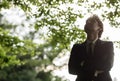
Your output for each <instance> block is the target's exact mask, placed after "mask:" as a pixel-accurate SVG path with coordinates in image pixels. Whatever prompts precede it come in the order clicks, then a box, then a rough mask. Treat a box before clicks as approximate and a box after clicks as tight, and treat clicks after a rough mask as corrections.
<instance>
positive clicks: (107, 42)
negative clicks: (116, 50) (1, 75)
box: [100, 40, 113, 44]
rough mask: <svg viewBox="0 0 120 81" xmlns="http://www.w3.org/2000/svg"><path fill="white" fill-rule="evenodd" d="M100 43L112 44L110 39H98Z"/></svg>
mask: <svg viewBox="0 0 120 81" xmlns="http://www.w3.org/2000/svg"><path fill="white" fill-rule="evenodd" d="M100 41H101V44H113V42H112V41H105V40H100Z"/></svg>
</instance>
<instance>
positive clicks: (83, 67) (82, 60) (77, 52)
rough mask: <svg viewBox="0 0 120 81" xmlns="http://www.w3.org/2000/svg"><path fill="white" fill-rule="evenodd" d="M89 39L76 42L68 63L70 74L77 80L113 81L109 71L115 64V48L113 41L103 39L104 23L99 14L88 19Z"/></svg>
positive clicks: (86, 29) (86, 25)
mask: <svg viewBox="0 0 120 81" xmlns="http://www.w3.org/2000/svg"><path fill="white" fill-rule="evenodd" d="M84 30H85V32H86V34H87V39H86V41H85V42H83V43H81V44H74V46H73V47H72V50H71V55H70V59H69V63H68V69H69V73H70V74H74V75H77V78H76V81H112V79H111V76H110V73H109V71H110V70H111V68H112V66H113V59H114V52H113V51H114V49H113V43H112V42H111V41H102V40H100V37H101V35H102V32H103V23H102V22H101V20H100V19H99V17H98V16H97V15H92V16H91V17H89V18H88V19H87V20H86V24H85V26H84Z"/></svg>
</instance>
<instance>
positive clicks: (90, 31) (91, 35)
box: [85, 23, 100, 41]
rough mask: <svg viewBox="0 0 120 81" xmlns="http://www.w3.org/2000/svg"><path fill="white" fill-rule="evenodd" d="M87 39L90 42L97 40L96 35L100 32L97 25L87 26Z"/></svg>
mask: <svg viewBox="0 0 120 81" xmlns="http://www.w3.org/2000/svg"><path fill="white" fill-rule="evenodd" d="M85 31H86V33H87V39H88V40H90V41H94V40H95V39H97V38H98V33H99V31H100V27H99V26H98V24H97V23H95V24H93V25H92V26H87V28H86V30H85Z"/></svg>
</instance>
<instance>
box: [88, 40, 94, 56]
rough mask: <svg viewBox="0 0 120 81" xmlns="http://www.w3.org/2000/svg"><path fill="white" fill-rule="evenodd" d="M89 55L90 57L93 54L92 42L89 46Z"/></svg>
mask: <svg viewBox="0 0 120 81" xmlns="http://www.w3.org/2000/svg"><path fill="white" fill-rule="evenodd" d="M88 53H89V54H90V55H92V54H93V43H92V42H91V43H89V44H88Z"/></svg>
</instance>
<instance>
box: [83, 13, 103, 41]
mask: <svg viewBox="0 0 120 81" xmlns="http://www.w3.org/2000/svg"><path fill="white" fill-rule="evenodd" d="M84 30H85V32H86V33H87V39H88V40H90V41H94V40H96V39H97V38H100V37H101V35H102V32H103V23H102V21H101V20H100V19H99V17H98V16H97V15H92V16H91V17H89V18H88V19H87V20H86V24H85V26H84Z"/></svg>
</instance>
